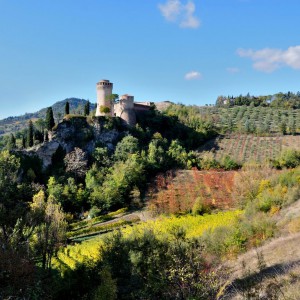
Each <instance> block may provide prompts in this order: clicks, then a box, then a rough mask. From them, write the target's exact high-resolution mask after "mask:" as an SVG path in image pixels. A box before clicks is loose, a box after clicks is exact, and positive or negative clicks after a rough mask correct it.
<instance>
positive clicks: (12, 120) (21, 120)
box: [0, 98, 95, 136]
mask: <svg viewBox="0 0 300 300" xmlns="http://www.w3.org/2000/svg"><path fill="white" fill-rule="evenodd" d="M87 101H88V100H85V99H79V98H67V99H64V100H61V101H58V102H55V103H54V104H53V105H52V106H51V107H52V109H53V114H54V118H55V119H56V120H61V119H62V117H63V115H64V109H65V104H66V102H69V105H70V113H72V114H82V111H83V108H84V105H85V104H86V103H87ZM90 105H91V110H93V109H95V104H93V103H91V104H90ZM46 112H47V108H42V109H40V110H39V111H37V112H34V113H26V114H24V115H21V116H14V117H8V118H5V119H2V120H0V136H2V135H5V134H9V133H14V132H17V131H20V130H22V129H25V128H27V126H28V121H29V120H33V121H34V120H37V119H44V118H45V117H46Z"/></svg>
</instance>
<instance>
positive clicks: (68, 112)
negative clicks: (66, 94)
mask: <svg viewBox="0 0 300 300" xmlns="http://www.w3.org/2000/svg"><path fill="white" fill-rule="evenodd" d="M68 114H70V103H69V102H68V101H67V102H66V105H65V115H68Z"/></svg>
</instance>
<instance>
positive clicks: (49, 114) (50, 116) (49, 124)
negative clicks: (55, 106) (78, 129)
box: [45, 107, 55, 130]
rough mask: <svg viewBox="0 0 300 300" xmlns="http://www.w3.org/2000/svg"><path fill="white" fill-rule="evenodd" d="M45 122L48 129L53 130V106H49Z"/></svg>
mask: <svg viewBox="0 0 300 300" xmlns="http://www.w3.org/2000/svg"><path fill="white" fill-rule="evenodd" d="M45 122H46V129H47V130H52V128H53V127H54V125H55V122H54V117H53V110H52V107H48V109H47V113H46V121H45Z"/></svg>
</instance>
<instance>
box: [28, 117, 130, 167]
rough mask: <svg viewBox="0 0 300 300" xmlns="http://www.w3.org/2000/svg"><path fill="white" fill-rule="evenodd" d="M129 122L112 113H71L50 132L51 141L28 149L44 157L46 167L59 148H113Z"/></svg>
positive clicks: (67, 151)
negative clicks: (100, 146) (73, 115)
mask: <svg viewBox="0 0 300 300" xmlns="http://www.w3.org/2000/svg"><path fill="white" fill-rule="evenodd" d="M126 129H127V128H126V126H124V124H123V123H122V120H121V119H119V118H110V117H68V116H67V118H65V119H64V120H63V121H62V122H61V123H59V124H58V125H57V127H56V128H54V130H53V131H52V132H51V133H50V134H49V141H48V142H44V143H43V144H41V145H38V146H35V147H33V148H31V149H30V150H28V151H27V152H28V154H30V155H34V154H36V155H37V156H38V157H39V158H40V159H41V161H42V164H43V168H44V169H45V168H47V167H48V166H50V165H51V164H52V158H53V155H54V154H55V153H57V151H58V149H59V148H61V149H63V152H64V153H65V154H68V153H70V152H72V151H73V150H74V149H75V148H80V149H82V150H83V151H84V152H85V153H87V154H91V153H92V152H93V150H94V149H95V147H96V146H97V145H105V146H106V147H107V148H108V149H109V150H113V149H114V147H115V144H116V143H117V141H118V140H119V139H120V137H121V135H123V134H124V131H126Z"/></svg>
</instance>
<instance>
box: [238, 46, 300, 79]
mask: <svg viewBox="0 0 300 300" xmlns="http://www.w3.org/2000/svg"><path fill="white" fill-rule="evenodd" d="M237 54H238V55H239V56H241V57H249V58H250V59H251V60H252V61H253V67H254V69H256V70H259V71H263V72H267V73H271V72H273V71H275V70H276V69H279V68H281V67H284V66H287V67H290V68H293V69H300V46H294V47H289V48H288V49H287V50H281V49H272V48H264V49H261V50H257V51H255V50H253V49H238V50H237Z"/></svg>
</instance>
